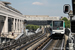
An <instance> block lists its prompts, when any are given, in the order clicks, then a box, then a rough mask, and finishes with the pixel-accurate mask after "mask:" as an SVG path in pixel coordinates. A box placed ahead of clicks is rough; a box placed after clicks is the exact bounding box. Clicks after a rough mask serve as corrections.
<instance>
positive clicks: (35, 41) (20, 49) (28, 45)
mask: <svg viewBox="0 0 75 50" xmlns="http://www.w3.org/2000/svg"><path fill="white" fill-rule="evenodd" d="M44 37H46V36H41V37H39V38H37V39H35V40H33V41H31V42H29V43H27V44H25V45H22V46H21V47H19V48H17V49H16V50H26V49H28V48H29V47H31V46H32V45H34V44H35V43H37V42H38V41H40V40H42V39H43V38H44Z"/></svg>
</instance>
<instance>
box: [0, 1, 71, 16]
mask: <svg viewBox="0 0 75 50" xmlns="http://www.w3.org/2000/svg"><path fill="white" fill-rule="evenodd" d="M1 1H7V2H10V3H11V5H10V6H12V7H13V8H15V9H17V10H19V11H20V12H21V13H22V14H23V15H49V16H59V17H61V16H64V17H67V16H68V14H65V13H63V6H64V5H65V4H70V6H71V10H72V1H71V0H1Z"/></svg>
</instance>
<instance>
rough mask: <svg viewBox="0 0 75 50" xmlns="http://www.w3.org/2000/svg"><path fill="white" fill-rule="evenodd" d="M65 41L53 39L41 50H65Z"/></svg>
mask: <svg viewBox="0 0 75 50" xmlns="http://www.w3.org/2000/svg"><path fill="white" fill-rule="evenodd" d="M63 48H64V39H61V40H59V39H51V40H50V41H49V42H48V43H47V44H46V45H45V46H44V47H43V48H42V49H41V50H64V49H63Z"/></svg>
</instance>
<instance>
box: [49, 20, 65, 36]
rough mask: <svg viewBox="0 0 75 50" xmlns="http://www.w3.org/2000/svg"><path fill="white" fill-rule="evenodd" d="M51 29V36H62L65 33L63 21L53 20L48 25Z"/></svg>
mask: <svg viewBox="0 0 75 50" xmlns="http://www.w3.org/2000/svg"><path fill="white" fill-rule="evenodd" d="M50 26H51V29H52V34H60V35H64V33H65V22H64V21H63V20H54V21H52V23H51V24H50Z"/></svg>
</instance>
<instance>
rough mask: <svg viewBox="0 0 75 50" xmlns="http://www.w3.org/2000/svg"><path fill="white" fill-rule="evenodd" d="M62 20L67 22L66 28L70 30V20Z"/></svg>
mask: <svg viewBox="0 0 75 50" xmlns="http://www.w3.org/2000/svg"><path fill="white" fill-rule="evenodd" d="M62 20H64V21H65V27H66V28H70V20H68V19H67V18H66V17H64V18H63V19H62Z"/></svg>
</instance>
